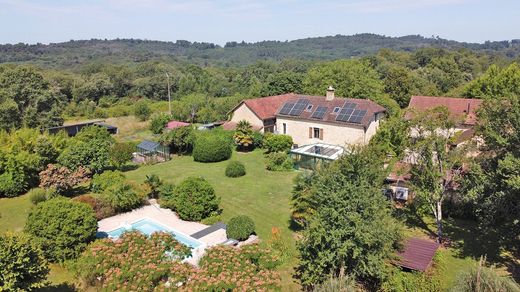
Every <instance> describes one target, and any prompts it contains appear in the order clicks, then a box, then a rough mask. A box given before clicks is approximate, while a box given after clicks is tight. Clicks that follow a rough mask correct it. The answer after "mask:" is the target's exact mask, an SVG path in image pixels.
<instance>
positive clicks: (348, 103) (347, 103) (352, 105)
mask: <svg viewBox="0 0 520 292" xmlns="http://www.w3.org/2000/svg"><path fill="white" fill-rule="evenodd" d="M343 108H350V109H353V108H356V104H355V103H352V102H345V104H344V105H343Z"/></svg>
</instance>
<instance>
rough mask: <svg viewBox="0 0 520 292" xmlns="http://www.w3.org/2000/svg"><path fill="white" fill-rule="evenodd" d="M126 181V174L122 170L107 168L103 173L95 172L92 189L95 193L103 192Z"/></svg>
mask: <svg viewBox="0 0 520 292" xmlns="http://www.w3.org/2000/svg"><path fill="white" fill-rule="evenodd" d="M125 181H126V177H125V175H124V174H123V173H122V172H121V171H112V170H107V171H105V172H103V173H101V174H95V175H94V177H92V181H91V182H90V190H91V191H92V192H94V193H102V192H104V191H105V190H107V189H108V188H110V187H112V186H114V185H117V184H122V183H123V182H125Z"/></svg>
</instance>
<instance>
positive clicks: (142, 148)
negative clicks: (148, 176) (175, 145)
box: [137, 140, 170, 162]
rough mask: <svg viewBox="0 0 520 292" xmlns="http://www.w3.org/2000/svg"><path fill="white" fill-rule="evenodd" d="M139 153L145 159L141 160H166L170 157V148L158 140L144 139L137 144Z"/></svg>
mask: <svg viewBox="0 0 520 292" xmlns="http://www.w3.org/2000/svg"><path fill="white" fill-rule="evenodd" d="M137 155H138V156H139V157H140V158H141V160H143V161H139V162H149V161H157V162H161V161H166V160H169V159H170V148H169V147H168V146H164V145H162V144H161V143H158V142H154V141H148V140H144V141H143V142H141V143H139V144H138V145H137Z"/></svg>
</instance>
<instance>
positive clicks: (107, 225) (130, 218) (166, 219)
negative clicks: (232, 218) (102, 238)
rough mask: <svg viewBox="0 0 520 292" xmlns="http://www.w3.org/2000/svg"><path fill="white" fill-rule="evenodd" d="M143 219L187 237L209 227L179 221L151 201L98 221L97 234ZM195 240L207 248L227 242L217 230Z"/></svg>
mask: <svg viewBox="0 0 520 292" xmlns="http://www.w3.org/2000/svg"><path fill="white" fill-rule="evenodd" d="M143 218H149V219H152V220H155V221H157V222H159V223H161V224H162V225H164V226H166V227H168V228H170V229H173V230H176V231H180V232H182V233H184V234H187V235H192V234H195V233H199V232H200V231H202V230H204V229H206V228H209V227H210V226H208V225H205V224H202V223H199V222H189V221H184V220H181V219H180V218H179V217H178V216H177V214H175V212H173V211H172V210H170V209H164V208H161V207H160V206H159V205H158V204H157V203H155V202H153V201H152V202H151V204H150V205H148V206H144V207H141V208H139V209H135V210H133V211H131V212H127V213H123V214H119V215H116V216H113V217H109V218H105V219H103V220H101V221H99V222H98V232H109V231H112V230H114V229H117V228H120V227H123V226H125V225H128V224H130V223H133V222H136V221H138V220H141V219H143ZM199 234H200V233H199ZM197 240H199V241H201V242H202V243H204V244H205V245H206V246H208V247H209V246H214V245H217V244H221V243H223V242H225V241H226V240H227V236H226V230H225V229H223V228H218V229H216V230H214V231H213V232H210V233H209V234H206V235H204V236H202V237H200V238H197Z"/></svg>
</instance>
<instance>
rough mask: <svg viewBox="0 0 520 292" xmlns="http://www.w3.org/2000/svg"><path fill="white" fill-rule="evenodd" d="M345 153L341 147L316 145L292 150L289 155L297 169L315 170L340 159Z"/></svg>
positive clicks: (323, 144)
mask: <svg viewBox="0 0 520 292" xmlns="http://www.w3.org/2000/svg"><path fill="white" fill-rule="evenodd" d="M344 152H345V149H344V148H343V147H341V146H337V145H330V144H325V143H316V144H309V145H304V146H301V147H298V148H295V149H292V150H291V151H290V152H289V153H290V155H291V157H292V158H293V160H294V167H295V168H296V169H300V168H304V169H311V170H315V169H317V168H319V167H320V166H321V165H322V164H324V163H328V162H331V161H334V160H336V159H338V158H339V157H340V156H341V155H342V154H343V153H344Z"/></svg>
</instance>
